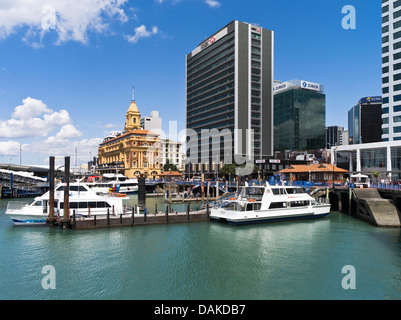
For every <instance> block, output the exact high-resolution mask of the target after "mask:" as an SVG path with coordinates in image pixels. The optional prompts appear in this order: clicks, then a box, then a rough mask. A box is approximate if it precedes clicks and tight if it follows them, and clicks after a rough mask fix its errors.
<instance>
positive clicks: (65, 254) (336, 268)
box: [0, 196, 401, 300]
mask: <svg viewBox="0 0 401 320" xmlns="http://www.w3.org/2000/svg"><path fill="white" fill-rule="evenodd" d="M131 197H132V196H131ZM129 201H130V202H131V204H132V203H135V201H136V196H133V197H132V199H131V200H129ZM7 202H8V200H0V270H1V273H0V299H2V300H4V299H44V300H46V299H49V300H54V299H55V300H59V299H63V300H69V299H80V300H81V299H84V300H86V299H90V300H96V299H123V300H124V299H136V300H137V299H139V300H142V299H152V300H167V299H168V300H175V299H180V300H186V299H188V300H195V299H197V300H198V299H199V300H215V299H216V300H225V299H230V300H260V299H263V300H275V299H330V300H332V299H333V300H334V299H400V298H401V230H400V229H382V228H377V227H374V226H371V225H369V224H367V223H366V222H363V221H360V220H357V219H355V218H353V217H350V216H347V215H345V214H343V213H339V212H332V213H331V215H330V217H329V218H325V219H321V220H314V221H296V222H285V223H273V224H259V225H247V226H239V227H233V226H229V225H225V224H220V223H211V222H196V223H179V224H168V225H167V224H166V225H150V226H135V227H124V228H110V229H99V230H82V231H74V230H63V229H60V228H48V227H14V226H13V224H12V222H11V221H10V220H9V219H8V217H7V216H5V214H4V213H5V209H6V206H7ZM156 202H159V210H160V211H165V208H166V204H165V203H164V202H163V201H162V200H161V199H154V198H153V199H152V198H148V199H147V204H148V206H149V208H152V209H151V210H153V208H154V205H155V203H156ZM193 206H194V208H195V207H196V206H199V203H198V204H193ZM162 208H164V210H163V209H162ZM174 208H177V210H178V211H180V210H181V211H185V205H181V207H180V205H174ZM48 265H50V266H52V267H54V270H55V285H56V288H55V289H47V290H46V289H44V288H43V287H42V280H43V279H44V277H45V276H46V274H45V273H42V268H43V267H44V266H48ZM344 266H353V267H354V268H355V280H356V281H355V285H356V288H355V289H348V290H347V289H344V288H343V286H342V282H343V278H344V277H346V276H347V274H345V273H342V268H343V267H344Z"/></svg>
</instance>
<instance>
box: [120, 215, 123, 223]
mask: <svg viewBox="0 0 401 320" xmlns="http://www.w3.org/2000/svg"><path fill="white" fill-rule="evenodd" d="M120 224H123V214H122V213H120Z"/></svg>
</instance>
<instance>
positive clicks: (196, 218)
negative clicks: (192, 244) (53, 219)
mask: <svg viewBox="0 0 401 320" xmlns="http://www.w3.org/2000/svg"><path fill="white" fill-rule="evenodd" d="M209 220H210V219H209V213H207V212H206V210H200V211H193V212H190V213H189V214H187V213H186V212H177V213H175V212H171V213H169V214H168V215H166V214H165V213H158V214H154V213H148V214H147V215H146V221H145V215H144V214H135V215H134V219H133V218H132V215H131V214H128V215H117V216H113V215H110V217H109V219H107V217H106V216H102V217H96V220H95V218H94V217H89V218H76V219H75V222H74V220H73V219H72V218H71V219H70V221H69V224H68V228H70V229H74V230H87V229H100V228H109V227H134V226H144V225H157V224H174V223H188V222H201V221H209Z"/></svg>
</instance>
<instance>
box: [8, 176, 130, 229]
mask: <svg viewBox="0 0 401 320" xmlns="http://www.w3.org/2000/svg"><path fill="white" fill-rule="evenodd" d="M49 196H50V192H49V191H48V192H46V193H45V194H43V195H42V196H40V197H36V198H35V199H34V200H33V201H32V202H31V203H26V202H20V201H10V202H9V203H8V205H7V210H6V215H8V217H9V218H10V219H11V220H12V221H13V222H14V224H15V225H44V224H46V219H47V218H48V216H49ZM124 199H127V198H126V197H113V196H111V195H104V196H101V195H98V194H96V193H95V192H94V191H93V190H91V189H90V188H89V187H88V185H87V184H85V183H82V182H74V183H70V188H69V208H70V216H71V217H72V215H73V212H74V210H75V216H76V217H86V216H89V215H107V211H108V210H109V212H110V214H112V213H113V211H114V213H115V214H121V213H123V209H124V207H123V200H124ZM54 213H55V215H57V216H60V217H61V216H63V215H64V184H59V185H57V186H56V187H55V191H54Z"/></svg>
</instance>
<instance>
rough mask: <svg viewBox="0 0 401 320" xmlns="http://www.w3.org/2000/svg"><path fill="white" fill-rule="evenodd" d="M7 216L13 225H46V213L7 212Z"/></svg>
mask: <svg viewBox="0 0 401 320" xmlns="http://www.w3.org/2000/svg"><path fill="white" fill-rule="evenodd" d="M7 216H8V217H9V218H10V219H11V220H12V221H13V223H14V225H15V226H43V225H46V219H47V215H28V214H12V213H8V214H7Z"/></svg>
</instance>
